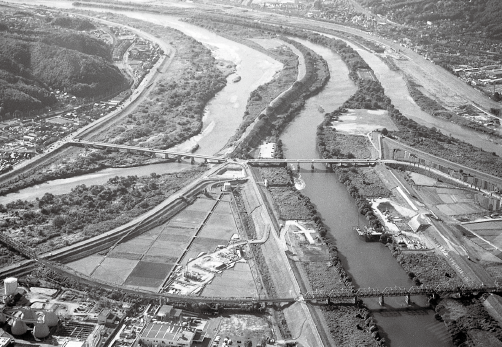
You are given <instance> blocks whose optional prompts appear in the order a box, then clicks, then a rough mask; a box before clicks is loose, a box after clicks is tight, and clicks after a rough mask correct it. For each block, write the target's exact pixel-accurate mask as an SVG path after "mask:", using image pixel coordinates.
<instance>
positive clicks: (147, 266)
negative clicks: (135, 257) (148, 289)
mask: <svg viewBox="0 0 502 347" xmlns="http://www.w3.org/2000/svg"><path fill="white" fill-rule="evenodd" d="M171 269H172V265H167V264H159V263H147V262H145V261H140V262H139V263H138V264H137V265H136V266H135V267H134V269H133V270H132V272H131V274H130V276H131V277H145V278H157V279H163V278H165V277H166V276H167V274H168V273H169V271H171Z"/></svg>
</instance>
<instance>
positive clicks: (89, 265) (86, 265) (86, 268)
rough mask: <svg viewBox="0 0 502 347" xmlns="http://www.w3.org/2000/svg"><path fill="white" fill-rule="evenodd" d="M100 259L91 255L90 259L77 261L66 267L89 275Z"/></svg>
mask: <svg viewBox="0 0 502 347" xmlns="http://www.w3.org/2000/svg"><path fill="white" fill-rule="evenodd" d="M102 259H103V256H102V255H91V256H90V257H87V258H83V259H79V260H77V261H74V262H71V263H69V264H67V265H68V266H70V267H71V268H72V269H74V270H76V271H78V272H81V273H83V274H84V275H90V274H91V273H92V271H94V269H95V268H96V266H98V264H99V263H100V262H101V260H102Z"/></svg>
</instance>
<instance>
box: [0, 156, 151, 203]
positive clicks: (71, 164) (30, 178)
mask: <svg viewBox="0 0 502 347" xmlns="http://www.w3.org/2000/svg"><path fill="white" fill-rule="evenodd" d="M70 158H72V159H70ZM158 161H160V159H155V158H150V157H147V156H145V155H142V154H134V153H121V152H111V151H107V150H99V151H93V152H91V153H88V154H87V153H86V154H85V155H79V154H75V153H74V150H72V149H71V148H70V149H68V150H67V149H64V150H62V151H61V152H58V153H57V154H55V156H54V157H53V160H51V161H49V162H48V163H47V165H43V166H41V165H38V166H37V170H32V171H31V172H28V173H25V174H19V175H16V176H15V177H13V178H12V179H10V180H8V181H7V182H5V183H2V184H0V195H5V194H8V193H12V192H16V191H19V190H20V189H24V188H27V187H33V186H35V185H37V184H41V183H44V182H47V181H50V180H55V179H61V178H69V177H75V176H79V175H83V174H86V173H90V172H96V171H99V170H102V169H106V168H112V167H127V166H137V165H144V164H149V163H153V162H158Z"/></svg>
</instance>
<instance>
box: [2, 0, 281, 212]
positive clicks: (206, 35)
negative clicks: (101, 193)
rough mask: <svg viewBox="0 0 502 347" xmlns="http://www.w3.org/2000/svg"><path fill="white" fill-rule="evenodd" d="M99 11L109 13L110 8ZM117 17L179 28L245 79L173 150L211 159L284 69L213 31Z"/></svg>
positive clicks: (29, 194) (29, 193)
mask: <svg viewBox="0 0 502 347" xmlns="http://www.w3.org/2000/svg"><path fill="white" fill-rule="evenodd" d="M10 2H15V3H20V2H24V1H22V0H21V1H19V0H10ZM39 3H40V4H43V5H46V6H54V7H63V8H68V7H71V3H69V2H64V1H61V2H55V1H43V0H42V1H39ZM98 10H99V11H106V12H110V11H109V10H106V9H98ZM113 12H117V13H121V14H125V15H130V16H132V17H135V18H137V19H141V20H144V21H150V22H153V23H155V24H159V25H164V26H169V27H172V28H175V29H178V30H180V31H182V32H183V33H185V34H186V35H188V36H191V37H194V38H195V39H196V40H198V41H200V42H202V43H203V44H204V45H206V46H207V47H208V48H210V49H211V51H212V54H213V56H214V57H215V58H217V59H224V60H229V61H232V62H233V63H234V64H236V74H238V75H239V76H241V80H240V81H239V82H238V83H233V82H232V79H233V77H235V75H231V76H229V77H228V81H227V85H226V86H225V87H224V88H223V89H222V90H221V91H220V92H219V93H217V94H216V96H215V97H214V98H213V99H212V100H211V101H210V102H209V103H208V105H207V106H206V108H205V110H204V113H205V115H204V129H203V131H202V134H200V135H197V136H195V137H193V138H191V139H189V140H187V141H186V142H184V143H182V144H180V145H178V146H176V148H175V149H177V150H188V149H189V148H191V147H193V145H194V144H195V143H198V144H199V146H200V147H199V149H198V150H197V153H200V154H207V155H212V154H215V153H216V152H218V151H219V150H221V149H222V148H223V147H224V146H225V144H226V142H227V141H228V139H229V138H230V137H231V136H232V135H233V134H234V133H235V131H236V129H237V127H238V126H239V125H240V123H241V122H242V117H243V115H244V111H245V108H246V103H247V99H248V97H249V94H250V93H251V92H252V91H253V90H255V89H256V88H257V87H258V86H260V85H262V84H265V83H267V82H268V81H270V80H271V79H272V78H273V76H274V74H275V73H276V72H277V71H279V70H281V69H282V64H281V63H279V62H277V61H276V60H274V59H272V58H270V57H269V56H267V55H265V54H263V53H261V52H258V51H256V50H254V49H251V48H249V47H247V46H245V45H242V44H238V43H236V42H234V41H230V40H228V39H225V38H223V37H221V36H218V35H216V34H214V33H212V32H210V31H209V30H206V29H202V28H199V27H197V26H195V25H191V24H188V23H184V22H180V21H178V18H176V17H171V16H164V15H156V14H151V13H133V12H130V11H113ZM188 167H189V165H186V164H177V163H164V164H154V165H148V166H143V167H134V168H116V169H106V170H103V171H100V172H96V173H91V174H85V175H81V176H79V177H73V178H67V179H58V180H53V181H49V182H46V183H44V184H40V185H37V186H35V187H30V188H26V189H22V190H20V191H19V192H16V193H11V194H8V195H6V196H0V203H1V204H7V203H9V202H12V201H15V200H17V199H22V200H34V199H36V198H37V197H38V198H40V197H42V196H43V195H44V194H45V193H48V192H50V193H52V194H65V193H69V192H70V191H71V189H72V188H74V187H75V186H77V185H79V184H86V185H88V186H90V185H93V184H103V183H106V182H107V181H108V180H109V179H110V178H111V177H114V176H127V175H138V176H141V175H148V174H150V173H152V172H155V173H158V174H161V173H168V172H175V171H180V170H182V169H186V168H188Z"/></svg>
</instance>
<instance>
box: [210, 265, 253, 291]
mask: <svg viewBox="0 0 502 347" xmlns="http://www.w3.org/2000/svg"><path fill="white" fill-rule="evenodd" d="M202 295H205V296H217V297H257V296H258V293H257V291H256V285H255V283H254V280H253V276H252V275H251V269H250V268H249V265H248V264H247V263H235V266H234V267H233V268H231V269H227V270H225V271H223V272H222V273H221V274H218V275H216V276H215V277H214V279H213V281H212V282H211V284H208V285H206V288H204V291H203V292H202Z"/></svg>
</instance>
